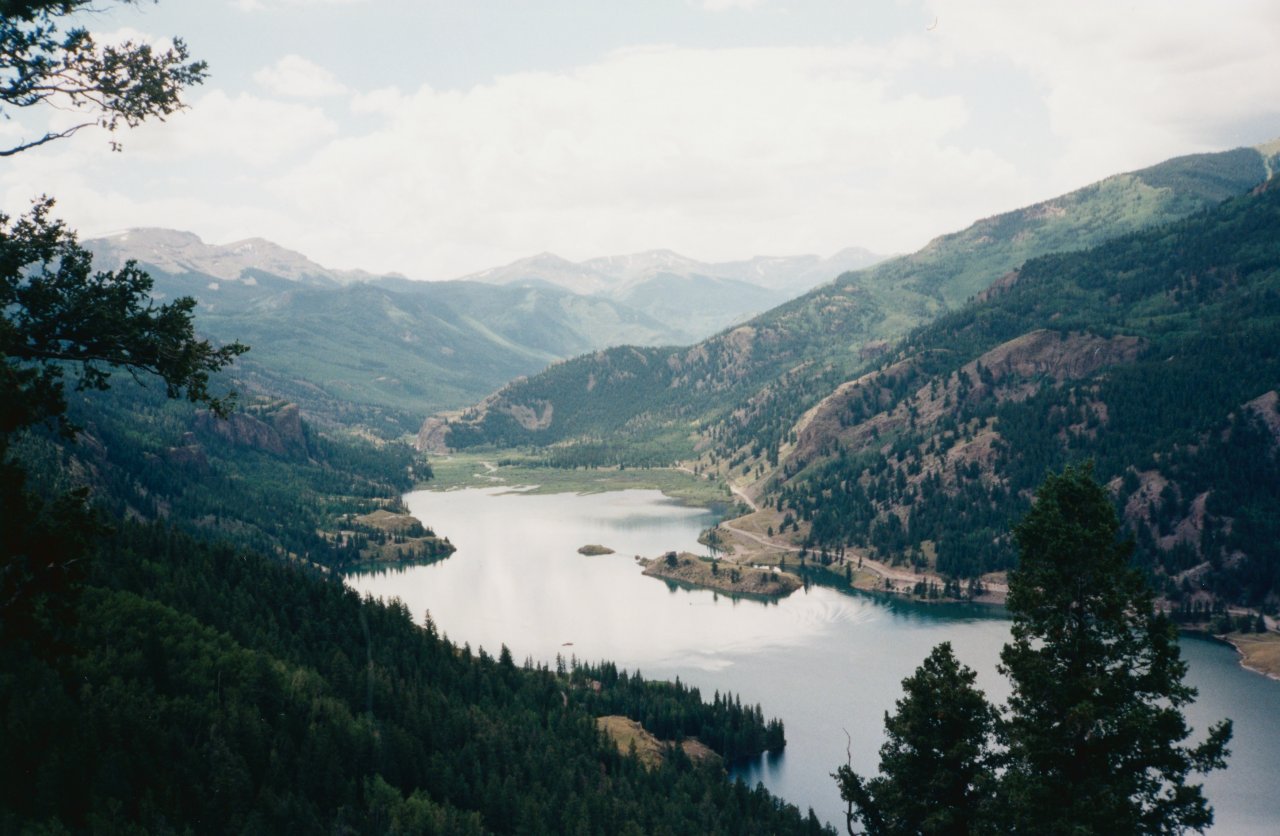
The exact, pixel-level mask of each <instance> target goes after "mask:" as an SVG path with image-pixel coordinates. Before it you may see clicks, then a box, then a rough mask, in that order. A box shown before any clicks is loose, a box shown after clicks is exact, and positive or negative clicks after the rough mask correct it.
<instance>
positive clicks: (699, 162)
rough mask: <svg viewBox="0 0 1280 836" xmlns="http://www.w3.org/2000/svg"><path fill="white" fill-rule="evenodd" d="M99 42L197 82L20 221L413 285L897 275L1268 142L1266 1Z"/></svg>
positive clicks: (1275, 112) (530, 3)
mask: <svg viewBox="0 0 1280 836" xmlns="http://www.w3.org/2000/svg"><path fill="white" fill-rule="evenodd" d="M104 5H105V3H104ZM87 25H88V26H89V27H90V28H91V29H93V30H94V31H95V32H100V33H103V34H104V35H106V36H108V37H113V36H114V37H119V36H120V35H121V34H123V33H131V34H133V35H134V36H135V37H139V36H141V37H146V38H149V39H153V40H159V39H162V38H165V37H167V36H174V35H177V36H180V37H182V38H184V39H185V40H186V41H187V43H188V45H189V46H190V47H191V51H192V54H193V56H195V57H198V58H203V59H205V60H207V61H208V62H209V64H210V79H209V81H208V82H207V83H206V84H205V85H204V86H202V87H200V88H196V89H195V90H194V91H193V92H192V93H191V94H190V95H189V96H188V101H189V103H190V105H191V107H190V109H189V110H188V111H186V112H185V113H183V114H181V115H178V116H175V117H173V118H171V119H170V120H169V121H168V122H165V123H163V124H160V123H155V124H149V125H147V126H144V127H142V128H139V129H136V130H134V131H130V132H128V133H125V134H123V135H122V136H120V137H118V138H119V139H120V140H122V141H123V143H124V152H123V153H111V152H110V150H109V147H108V143H107V137H106V136H105V135H104V134H101V133H92V132H89V131H84V132H81V134H79V135H78V136H77V137H75V138H74V139H72V140H65V141H62V142H61V143H56V144H53V145H49V146H45V147H44V148H41V149H37V150H32V151H28V152H26V153H24V154H21V155H19V156H17V157H13V158H8V159H4V160H0V199H2V200H3V208H4V210H5V211H8V212H10V213H14V212H19V211H22V209H23V208H24V207H25V206H26V205H27V203H28V202H29V201H30V199H31V198H32V197H34V196H35V195H37V194H40V193H49V194H51V195H53V196H55V197H56V198H57V199H58V201H59V214H60V215H61V216H62V217H64V218H66V219H67V220H68V221H70V222H71V223H72V224H73V225H74V226H76V227H78V228H79V229H80V231H81V235H82V237H94V236H98V235H102V234H106V233H110V232H114V231H119V230H123V229H125V228H128V227H134V226H164V227H171V228H177V229H185V230H190V231H192V232H195V233H197V234H198V235H200V236H201V237H202V238H204V240H205V241H207V242H210V243H228V242H231V241H234V240H238V239H241V238H246V237H251V236H260V237H264V238H268V239H270V240H272V241H275V242H277V243H279V244H282V245H284V246H287V247H290V248H293V249H296V250H300V251H301V252H303V253H305V254H307V255H309V256H310V257H312V258H313V259H315V260H316V261H319V262H320V263H322V264H324V265H326V266H330V267H340V268H349V267H360V268H364V269H368V270H374V271H398V272H401V273H404V274H405V275H408V276H410V277H411V278H422V279H444V278H453V277H456V276H459V275H462V274H465V273H469V272H472V271H476V270H480V269H484V268H487V267H491V266H495V265H499V264H503V263H506V262H509V261H512V260H515V259H517V258H520V257H523V256H526V255H531V254H534V253H537V252H540V251H551V252H555V253H557V254H559V255H562V256H565V257H567V258H571V259H575V260H577V259H584V258H590V257H594V256H600V255H612V254H621V253H629V252H637V251H641V250H647V249H654V248H660V247H665V248H670V249H673V250H676V251H678V252H681V253H683V254H685V255H689V256H693V257H695V258H700V259H704V260H728V259H737V258H745V257H749V256H752V255H757V254H768V255H790V254H798V253H817V254H820V255H830V254H831V253H833V252H835V251H836V250H838V249H841V248H843V247H847V246H863V247H867V248H869V249H871V250H874V251H877V252H882V253H887V252H907V251H911V250H914V249H917V248H919V247H920V246H922V245H923V244H924V243H926V242H927V241H928V240H929V239H930V238H932V237H933V236H935V235H938V234H941V233H944V232H948V231H952V230H955V229H959V228H961V227H964V226H966V225H967V224H968V223H970V222H971V221H973V220H975V219H977V218H980V217H984V216H987V215H991V214H994V213H996V212H1000V211H1004V210H1007V209H1012V208H1015V207H1018V206H1022V205H1026V204H1028V203H1032V202H1035V201H1037V200H1041V199H1044V198H1048V197H1052V196H1053V195H1055V194H1059V193H1062V192H1065V191H1069V190H1071V189H1074V188H1077V187H1079V186H1082V185H1085V184H1087V183H1089V182H1092V181H1094V180H1097V179H1100V178H1102V177H1105V176H1107V175H1109V174H1112V173H1116V172H1119V171H1124V170H1129V169H1133V168H1138V167H1141V166H1144V165H1148V164H1152V163H1155V162H1158V161H1160V160H1162V159H1165V158H1167V157H1170V156H1175V155H1178V154H1185V153H1191V152H1196V151H1207V150H1221V149H1227V148H1232V147H1236V146H1239V145H1256V144H1258V143H1261V142H1264V141H1267V140H1270V139H1273V138H1276V137H1278V136H1280V3H1276V2H1275V1H1274V0H1252V2H1250V0H1240V1H1239V2H1236V0H1214V2H1170V0H1158V1H1156V0H1153V2H1122V0H1073V2H1069V3H1068V2H1061V3H1049V2H1035V3H1033V2H1026V0H1005V1H1002V2H992V1H991V0H981V2H980V1H979V0H936V2H931V1H930V0H901V1H900V2H893V0H813V1H812V2H804V1H803V0H643V2H637V0H626V2H604V1H603V0H593V2H585V0H583V1H582V2H571V1H570V0H548V1H547V2H542V1H541V0H526V1H524V2H519V1H518V0H161V2H160V3H159V5H155V6H152V5H148V4H146V3H145V2H144V3H143V4H142V5H141V6H139V7H126V8H124V9H120V10H117V11H113V12H110V13H106V14H101V15H95V16H93V17H92V18H90V19H88V20H87ZM54 118H60V117H58V116H57V115H55V116H54ZM39 127H41V126H40V125H36V124H33V123H29V122H27V123H24V122H23V121H21V120H16V121H11V122H8V123H0V140H2V139H12V138H13V137H19V138H20V137H23V136H26V137H27V138H30V137H31V135H32V134H34V132H35V131H36V130H37V129H38V128H39Z"/></svg>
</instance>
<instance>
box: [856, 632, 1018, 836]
mask: <svg viewBox="0 0 1280 836" xmlns="http://www.w3.org/2000/svg"><path fill="white" fill-rule="evenodd" d="M974 679H975V674H974V672H973V671H972V670H971V669H970V668H968V667H965V666H964V665H961V664H960V663H959V661H957V660H956V657H955V655H954V654H953V653H952V651H951V644H950V642H943V643H942V644H940V645H938V646H937V647H935V648H934V649H933V652H932V653H930V654H929V657H928V658H927V659H925V660H924V662H923V663H922V664H921V665H920V667H919V668H917V669H916V671H915V673H913V674H912V675H911V676H909V677H907V678H906V679H904V680H903V681H902V689H903V692H904V695H903V697H902V699H900V700H898V702H897V713H895V714H893V715H889V714H885V731H886V732H887V734H888V738H889V739H888V741H886V742H885V744H884V745H883V746H882V747H880V774H879V775H878V776H876V777H875V778H872V779H870V780H864V779H863V778H862V777H861V776H859V775H858V774H857V773H855V772H854V771H853V769H852V767H850V766H848V765H846V766H842V767H840V768H839V770H837V772H836V774H835V778H836V780H837V782H838V783H839V785H840V797H841V798H843V799H844V800H845V801H846V802H847V803H848V812H847V814H846V816H847V825H848V829H849V833H850V834H853V833H854V832H855V831H854V823H855V822H856V821H857V820H858V819H861V821H862V824H863V826H864V827H865V828H866V831H865V832H866V833H867V834H869V836H880V834H884V836H899V834H901V836H906V834H918V833H928V834H956V835H957V836H960V834H969V833H976V832H980V831H981V830H982V827H981V819H982V816H983V815H985V808H986V806H987V803H986V800H987V798H988V796H989V793H990V790H991V775H992V771H991V763H990V760H991V748H990V742H991V735H992V731H993V728H994V724H995V720H996V712H995V709H994V708H992V706H991V705H990V704H989V703H988V702H987V700H986V698H985V697H984V696H983V694H982V692H981V691H979V690H978V689H977V688H975V687H974V684H973V683H974Z"/></svg>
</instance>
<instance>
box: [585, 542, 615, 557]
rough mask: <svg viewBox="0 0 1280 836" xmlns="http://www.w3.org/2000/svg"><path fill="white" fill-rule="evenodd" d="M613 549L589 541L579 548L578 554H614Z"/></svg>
mask: <svg viewBox="0 0 1280 836" xmlns="http://www.w3.org/2000/svg"><path fill="white" fill-rule="evenodd" d="M613 553H614V552H613V549H611V548H609V547H608V546H601V545H599V544H597V543H588V544H587V545H585V546H583V547H582V548H580V549H578V554H585V555H597V554H613Z"/></svg>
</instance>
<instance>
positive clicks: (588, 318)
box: [86, 228, 874, 435]
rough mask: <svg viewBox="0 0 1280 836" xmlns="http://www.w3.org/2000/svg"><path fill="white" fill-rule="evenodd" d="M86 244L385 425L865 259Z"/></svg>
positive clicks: (273, 367)
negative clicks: (474, 265) (439, 272)
mask: <svg viewBox="0 0 1280 836" xmlns="http://www.w3.org/2000/svg"><path fill="white" fill-rule="evenodd" d="M86 247H87V248H88V249H90V250H91V251H92V252H93V253H94V256H95V264H97V265H98V266H99V267H100V268H102V269H114V268H118V267H119V266H121V265H122V264H124V262H125V261H126V260H129V259H133V260H136V261H137V262H139V264H140V265H141V266H143V267H144V268H145V269H146V270H148V272H150V273H151V275H152V277H153V278H154V279H155V282H156V285H155V291H156V294H157V298H172V297H175V296H180V295H181V296H192V297H194V298H195V299H196V300H197V302H198V307H197V314H196V315H197V321H198V326H199V328H200V329H201V331H202V332H203V333H205V334H206V335H207V336H209V337H212V338H214V339H217V340H222V341H225V342H229V341H231V340H242V341H244V342H247V343H248V344H250V345H252V346H253V347H254V349H255V350H254V351H253V352H252V353H251V354H249V355H247V356H246V357H245V358H244V360H242V363H241V367H240V373H241V374H242V375H243V376H244V378H245V382H246V384H247V385H248V386H249V388H250V389H251V390H254V391H257V390H261V391H264V392H272V393H274V394H280V395H284V396H286V397H289V398H290V399H292V400H295V401H297V402H298V403H299V404H301V405H302V407H303V408H304V410H305V411H307V412H308V413H309V414H312V415H314V416H317V417H321V418H327V419H330V420H336V421H339V422H342V423H353V422H354V423H364V424H365V425H367V426H371V427H373V428H375V429H376V430H378V431H380V432H387V433H390V434H392V435H397V434H401V433H406V432H413V431H415V430H416V429H417V427H418V424H419V423H420V422H421V420H422V417H423V416H424V415H427V414H430V413H432V412H435V411H438V410H446V409H456V408H459V407H462V406H465V405H467V404H468V403H473V402H474V401H476V400H478V399H479V398H481V397H483V396H484V395H486V394H488V393H489V392H491V391H493V390H495V389H497V388H498V387H500V386H502V385H503V384H504V383H507V382H509V381H511V380H512V379H515V378H518V377H520V376H523V375H529V374H533V373H536V372H537V371H539V370H541V369H543V368H545V367H546V366H547V365H548V364H550V363H553V362H555V361H557V360H563V359H565V358H568V357H572V356H575V355H579V354H582V353H584V352H589V351H594V350H598V349H601V348H605V347H609V346H615V345H640V346H658V345H678V344H687V343H689V342H693V341H695V340H696V339H699V338H701V337H704V336H707V335H709V334H711V333H714V332H715V331H716V330H719V329H720V328H722V327H724V326H726V325H729V324H732V323H735V322H738V321H741V320H742V319H745V318H747V317H749V316H750V315H752V314H754V313H757V312H759V311H761V310H764V309H766V308H768V307H770V306H772V305H774V304H776V303H777V302H778V301H780V300H781V299H783V298H786V297H787V296H789V295H790V292H789V291H788V290H786V288H792V287H803V286H807V285H809V284H811V283H817V282H820V281H824V280H830V279H832V278H834V276H835V275H836V272H838V271H839V270H840V269H841V267H842V265H846V264H852V263H865V262H867V261H869V260H872V259H874V256H871V255H870V254H869V253H867V252H866V251H863V250H848V251H845V252H843V253H841V254H839V255H837V256H835V257H833V258H831V259H820V258H818V257H816V256H798V257H791V258H756V259H752V260H750V261H744V262H737V263H733V264H702V263H700V262H697V261H694V260H692V259H687V258H684V257H682V256H679V255H677V254H675V253H670V252H665V251H664V252H652V253H641V254H638V255H633V256H618V257H612V258H602V259H594V260H592V261H591V262H585V263H583V264H581V265H575V264H572V263H570V262H567V261H564V260H562V259H558V258H556V257H554V256H549V255H545V256H537V257H534V258H531V259H526V260H524V261H521V262H517V263H516V264H513V265H508V266H507V267H505V268H496V269H495V270H491V271H488V272H487V273H486V274H482V275H483V277H484V278H486V281H479V280H477V279H479V278H480V276H477V277H474V278H473V279H461V280H454V281H447V282H426V281H410V280H408V279H406V278H404V277H402V276H394V275H393V276H375V275H373V274H371V273H367V272H363V271H359V270H333V269H329V268H326V267H323V266H321V265H319V264H317V263H315V262H314V261H312V260H311V259H309V258H307V257H306V256H304V255H302V254H301V253H297V252H294V251H292V250H288V249H286V248H284V247H280V246H279V245H276V244H273V243H271V242H269V241H265V240H262V239H259V238H251V239H247V240H244V241H238V242H234V243H231V244H223V245H216V244H206V243H204V242H203V241H202V240H201V239H200V238H199V237H198V236H196V235H194V234H192V233H189V232H179V231H175V230H167V229H157V228H149V229H133V230H129V231H127V232H123V233H119V234H115V235H112V236H108V237H105V238H99V239H94V240H92V241H88V242H86ZM828 271H831V272H828Z"/></svg>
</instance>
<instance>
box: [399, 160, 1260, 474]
mask: <svg viewBox="0 0 1280 836" xmlns="http://www.w3.org/2000/svg"><path fill="white" fill-rule="evenodd" d="M1275 161H1276V154H1275V149H1273V148H1264V149H1262V150H1259V149H1252V148H1244V149H1237V150H1235V151H1228V152H1223V153H1218V154H1200V155H1194V156H1190V157H1181V158H1177V159H1174V160H1169V161H1167V162H1165V163H1161V164H1160V165H1156V166H1153V167H1151V168H1148V169H1143V170H1141V171H1137V172H1133V173H1130V174H1122V175H1117V176H1115V177H1111V178H1108V179H1106V180H1104V181H1101V182H1100V183H1096V184H1094V185H1092V186H1089V187H1086V188H1084V189H1081V190H1078V191H1076V192H1072V193H1070V194H1068V195H1064V196H1062V197H1059V198H1056V199H1054V200H1049V201H1045V202H1043V203H1040V204H1036V205H1035V206H1031V207H1028V208H1025V209H1021V210H1017V211H1015V212H1009V213H1006V214H1003V215H999V216H996V217H993V218H989V219H986V220H983V221H979V222H978V223H976V224H974V225H973V226H971V227H969V228H968V229H966V230H964V231H962V232H959V233H955V234H953V235H947V236H943V237H941V238H939V239H936V240H935V241H933V242H932V243H930V244H929V246H927V247H925V248H924V249H923V250H921V251H920V252H918V253H915V254H913V255H910V256H904V257H901V258H896V259H891V260H889V261H886V262H882V263H881V264H878V265H876V266H874V267H872V268H870V269H867V270H863V271H859V272H855V273H847V274H844V275H842V276H840V277H839V278H838V279H837V280H836V281H834V282H832V283H830V284H828V285H824V286H823V287H820V288H818V289H816V290H814V291H811V292H810V293H807V294H805V295H804V296H801V297H799V298H797V299H795V300H793V301H791V302H788V303H787V304H785V305H782V306H781V307H778V308H775V309H773V310H771V311H769V312H767V313H765V314H762V315H760V316H758V317H756V318H755V319H753V320H751V321H750V322H748V323H746V324H744V325H742V326H739V327H737V328H733V329H731V330H729V331H726V332H724V333H722V334H719V335H717V336H715V337H712V338H711V339H708V340H705V341H703V342H701V343H699V344H697V345H695V346H692V347H690V348H686V349H677V350H669V349H653V348H632V347H624V348H614V349H609V350H606V351H599V352H596V353H594V354H591V355H587V356H585V357H579V358H575V359H574V360H571V361H568V362H565V363H561V364H558V365H556V366H553V367H551V368H549V369H548V370H546V371H545V372H543V373H542V374H540V375H537V376H535V377H533V378H530V379H527V380H520V381H516V382H514V383H512V384H510V385H509V386H507V387H505V388H504V389H502V390H501V391H499V392H497V393H496V394H495V395H493V396H491V397H490V398H488V399H486V400H485V401H484V402H482V403H481V404H479V405H478V406H476V407H474V408H472V409H470V410H468V411H467V412H466V413H464V414H462V415H461V416H453V417H451V418H450V419H449V420H448V422H447V423H446V422H445V421H444V420H443V419H438V418H437V419H431V420H429V421H428V423H427V425H426V426H424V428H423V432H422V435H421V438H422V442H423V443H424V444H427V445H436V446H439V445H449V446H453V447H459V448H461V447H468V446H473V445H478V444H497V445H513V444H537V445H553V444H558V443H562V442H573V443H574V444H576V446H577V449H576V450H574V451H564V452H561V453H559V454H558V455H560V457H561V459H562V460H566V461H567V460H573V461H597V462H611V461H627V460H631V461H635V462H653V461H659V460H664V459H665V460H667V461H670V460H673V459H676V458H681V457H687V456H690V455H692V454H693V453H694V451H695V448H696V447H704V446H706V445H712V446H713V447H714V448H715V449H716V450H718V451H720V452H722V453H725V454H730V451H733V450H736V449H738V448H740V447H742V446H744V445H750V446H754V447H760V446H763V447H764V448H765V449H766V450H767V451H768V454H769V456H770V458H772V459H776V456H777V453H778V450H779V447H780V445H781V444H782V443H783V441H784V440H785V438H786V436H787V434H788V433H789V432H790V429H791V427H792V426H793V425H794V423H795V422H796V421H797V420H798V419H799V418H800V416H801V415H802V414H803V413H804V411H805V410H807V409H808V408H809V407H811V406H812V405H813V404H815V403H817V402H818V401H819V400H821V399H822V398H823V397H825V396H826V395H828V394H829V393H830V392H831V391H832V390H833V389H834V388H835V387H836V386H838V385H839V384H840V383H842V382H843V381H845V380H846V379H848V378H849V377H850V376H851V375H852V374H853V373H854V372H856V371H857V370H858V369H859V368H863V367H866V366H867V365H868V364H869V363H871V362H874V361H875V359H876V358H877V357H878V355H879V354H880V353H881V352H883V351H884V350H885V349H886V347H887V345H888V343H887V340H888V339H889V338H893V337H896V336H900V335H902V334H904V333H906V332H907V331H908V330H909V329H910V328H911V327H913V326H915V325H918V324H920V323H922V322H926V321H928V320H929V319H931V318H933V317H935V316H938V315H939V314H941V313H944V312H946V311H948V310H951V309H953V308H955V307H956V306H957V305H959V304H962V303H963V302H964V300H965V299H967V298H968V297H970V296H972V295H974V294H975V293H977V292H978V291H980V290H981V289H982V288H984V287H986V286H988V285H990V284H992V283H993V282H995V281H996V280H998V279H999V278H1000V277H1001V276H1003V275H1005V274H1007V273H1009V272H1010V271H1012V270H1014V269H1016V268H1017V267H1018V266H1019V265H1020V264H1022V262H1023V261H1025V260H1026V259H1027V258H1029V257H1033V256H1036V255H1041V254H1045V253H1049V252H1053V251H1057V250H1062V249H1078V248H1081V247H1085V246H1089V245H1092V244H1096V243H1099V242H1101V241H1104V240H1106V239H1108V238H1111V237H1114V236H1116V235H1122V234H1125V233H1127V232H1131V231H1134V230H1138V229H1142V228H1146V227H1148V226H1151V225H1154V224H1160V223H1164V222H1167V221H1169V220H1173V219H1176V218H1179V217H1184V216H1186V215H1187V214H1189V213H1192V212H1195V211H1198V210H1201V209H1204V208H1206V207H1208V206H1212V205H1214V204H1216V203H1217V202H1219V201H1220V200H1222V199H1224V198H1226V197H1228V196H1230V195H1233V194H1240V193H1242V192H1244V191H1247V190H1248V189H1249V188H1251V187H1253V186H1255V185H1257V184H1258V183H1259V182H1261V181H1262V180H1264V179H1265V178H1266V177H1267V176H1268V175H1269V173H1270V171H1271V170H1272V167H1273V166H1274V165H1275Z"/></svg>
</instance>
